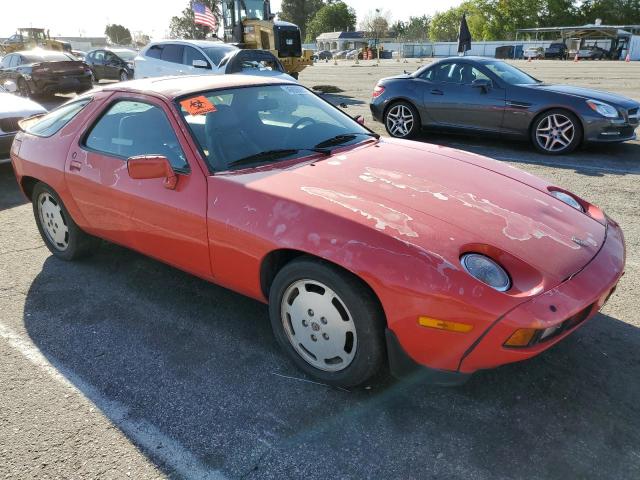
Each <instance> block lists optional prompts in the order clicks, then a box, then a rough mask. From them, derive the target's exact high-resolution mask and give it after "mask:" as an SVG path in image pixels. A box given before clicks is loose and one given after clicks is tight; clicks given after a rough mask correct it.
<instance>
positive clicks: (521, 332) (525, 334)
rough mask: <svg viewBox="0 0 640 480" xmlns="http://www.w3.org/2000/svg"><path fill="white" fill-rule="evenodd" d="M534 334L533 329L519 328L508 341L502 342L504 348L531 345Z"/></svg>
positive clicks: (534, 330)
mask: <svg viewBox="0 0 640 480" xmlns="http://www.w3.org/2000/svg"><path fill="white" fill-rule="evenodd" d="M536 332H537V330H536V329H535V328H519V329H518V330H516V331H515V332H513V335H511V336H510V337H509V340H507V341H506V342H504V345H505V347H526V346H527V345H529V343H531V340H532V339H533V337H534V335H535V334H536Z"/></svg>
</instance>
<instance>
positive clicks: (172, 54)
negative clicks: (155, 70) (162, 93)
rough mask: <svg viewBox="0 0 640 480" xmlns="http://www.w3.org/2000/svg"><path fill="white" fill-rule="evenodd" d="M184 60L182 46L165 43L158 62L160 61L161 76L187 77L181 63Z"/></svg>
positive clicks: (186, 72)
mask: <svg viewBox="0 0 640 480" xmlns="http://www.w3.org/2000/svg"><path fill="white" fill-rule="evenodd" d="M183 59H184V45H182V44H179V43H165V44H164V48H163V49H162V55H161V57H160V60H161V61H162V70H163V72H162V75H188V74H189V72H188V71H187V69H186V68H185V65H184V64H183V63H182V62H183Z"/></svg>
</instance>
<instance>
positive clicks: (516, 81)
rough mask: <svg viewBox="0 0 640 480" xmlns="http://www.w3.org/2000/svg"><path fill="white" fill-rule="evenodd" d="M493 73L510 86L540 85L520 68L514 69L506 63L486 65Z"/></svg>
mask: <svg viewBox="0 0 640 480" xmlns="http://www.w3.org/2000/svg"><path fill="white" fill-rule="evenodd" d="M484 66H485V67H487V68H488V69H489V70H491V72H493V73H494V74H495V75H497V76H498V77H500V79H501V80H503V81H505V82H506V83H508V84H510V85H533V84H536V83H540V82H539V81H538V80H536V79H535V78H533V77H532V76H530V75H527V74H526V73H524V72H523V71H522V70H520V69H519V68H516V67H513V66H511V65H509V64H508V63H504V62H487V63H485V64H484Z"/></svg>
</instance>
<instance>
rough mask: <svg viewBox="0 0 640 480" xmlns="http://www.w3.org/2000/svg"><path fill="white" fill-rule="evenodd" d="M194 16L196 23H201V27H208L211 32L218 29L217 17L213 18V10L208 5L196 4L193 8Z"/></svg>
mask: <svg viewBox="0 0 640 480" xmlns="http://www.w3.org/2000/svg"><path fill="white" fill-rule="evenodd" d="M191 9H192V10H193V16H194V17H195V23H199V24H200V25H206V26H208V27H209V28H211V30H216V29H217V28H218V22H217V21H216V17H214V16H213V13H212V12H211V9H210V8H209V7H207V6H206V5H202V4H201V3H194V4H193V7H191Z"/></svg>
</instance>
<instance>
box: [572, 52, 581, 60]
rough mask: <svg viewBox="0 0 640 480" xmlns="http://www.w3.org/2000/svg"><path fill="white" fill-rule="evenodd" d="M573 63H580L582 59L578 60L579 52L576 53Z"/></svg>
mask: <svg viewBox="0 0 640 480" xmlns="http://www.w3.org/2000/svg"><path fill="white" fill-rule="evenodd" d="M573 61H574V62H579V61H580V59H579V58H578V52H576V56H575V57H573Z"/></svg>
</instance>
